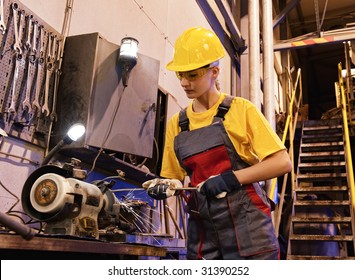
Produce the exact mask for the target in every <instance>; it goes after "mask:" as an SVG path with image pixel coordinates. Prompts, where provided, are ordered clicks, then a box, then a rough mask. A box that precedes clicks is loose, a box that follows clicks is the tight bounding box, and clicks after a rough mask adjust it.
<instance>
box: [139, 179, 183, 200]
mask: <svg viewBox="0 0 355 280" xmlns="http://www.w3.org/2000/svg"><path fill="white" fill-rule="evenodd" d="M142 186H143V188H144V189H146V190H147V193H148V195H149V196H150V197H151V198H154V199H157V200H162V199H165V198H168V197H171V196H174V195H177V194H178V193H179V190H178V189H182V183H181V182H180V181H179V180H176V179H158V178H157V179H153V180H149V181H146V182H144V183H143V184H142Z"/></svg>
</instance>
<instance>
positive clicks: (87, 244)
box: [0, 233, 166, 260]
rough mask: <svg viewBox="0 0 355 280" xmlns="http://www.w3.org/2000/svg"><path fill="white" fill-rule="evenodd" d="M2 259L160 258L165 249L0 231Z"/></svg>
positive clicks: (163, 255) (0, 254)
mask: <svg viewBox="0 0 355 280" xmlns="http://www.w3.org/2000/svg"><path fill="white" fill-rule="evenodd" d="M0 256H1V259H2V260H4V259H21V260H24V259H47V260H48V259H85V260H87V259H146V258H155V259H160V258H163V257H165V256H166V248H164V247H158V246H151V245H144V244H131V243H121V242H105V241H100V240H96V239H87V238H76V237H68V236H60V237H58V236H49V235H44V234H37V235H36V236H35V237H33V238H32V239H31V240H25V239H23V238H22V237H21V236H20V235H17V234H10V233H4V234H0Z"/></svg>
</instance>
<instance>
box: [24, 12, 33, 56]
mask: <svg viewBox="0 0 355 280" xmlns="http://www.w3.org/2000/svg"><path fill="white" fill-rule="evenodd" d="M32 18H33V15H29V16H28V17H27V40H26V43H25V47H26V49H27V50H30V49H31V33H32Z"/></svg>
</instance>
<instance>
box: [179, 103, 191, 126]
mask: <svg viewBox="0 0 355 280" xmlns="http://www.w3.org/2000/svg"><path fill="white" fill-rule="evenodd" d="M179 126H180V128H181V131H189V119H188V117H187V114H186V108H185V109H182V110H181V111H180V113H179Z"/></svg>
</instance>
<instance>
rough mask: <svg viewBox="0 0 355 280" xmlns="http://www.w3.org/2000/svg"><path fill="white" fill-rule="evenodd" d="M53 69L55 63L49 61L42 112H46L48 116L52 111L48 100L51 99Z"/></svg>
mask: <svg viewBox="0 0 355 280" xmlns="http://www.w3.org/2000/svg"><path fill="white" fill-rule="evenodd" d="M52 70H53V64H52V63H47V71H46V83H45V88H44V103H43V105H42V113H44V114H45V116H46V117H48V116H49V113H50V111H49V106H48V101H49V83H50V80H51V76H52Z"/></svg>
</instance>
